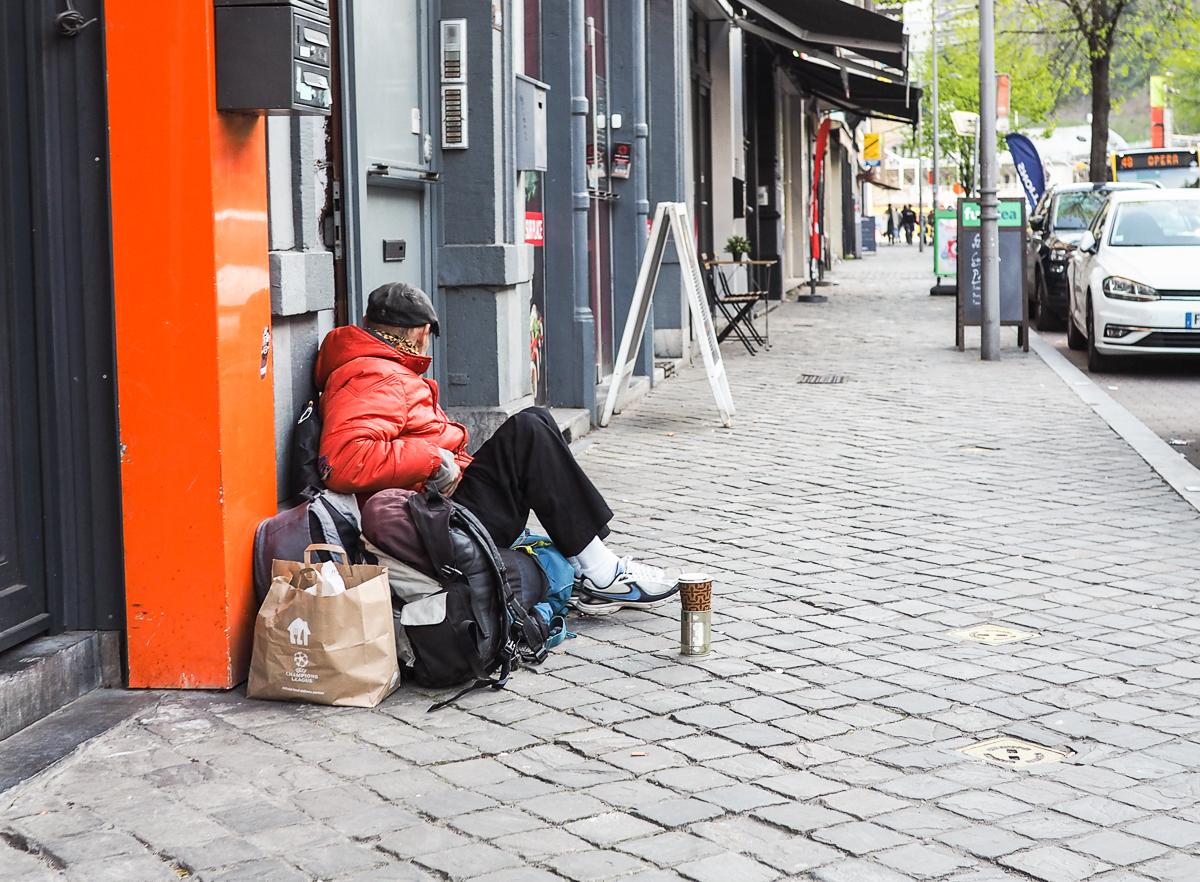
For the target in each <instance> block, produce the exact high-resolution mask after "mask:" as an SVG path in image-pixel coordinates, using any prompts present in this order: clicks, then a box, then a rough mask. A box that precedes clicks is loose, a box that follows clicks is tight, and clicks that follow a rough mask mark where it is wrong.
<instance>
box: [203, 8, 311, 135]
mask: <svg viewBox="0 0 1200 882" xmlns="http://www.w3.org/2000/svg"><path fill="white" fill-rule="evenodd" d="M214 14H215V41H216V67H217V109H218V110H229V111H239V112H242V113H266V114H288V113H295V114H320V115H327V114H328V113H329V112H330V108H331V107H332V106H333V76H332V70H331V68H330V63H331V61H332V50H333V45H332V35H331V29H330V24H329V10H328V4H327V2H326V0H216V9H215V11H214Z"/></svg>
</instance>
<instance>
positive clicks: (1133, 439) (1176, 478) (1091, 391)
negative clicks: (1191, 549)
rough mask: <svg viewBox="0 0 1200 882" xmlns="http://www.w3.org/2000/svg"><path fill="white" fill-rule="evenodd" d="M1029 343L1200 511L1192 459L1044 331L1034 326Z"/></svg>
mask: <svg viewBox="0 0 1200 882" xmlns="http://www.w3.org/2000/svg"><path fill="white" fill-rule="evenodd" d="M1029 347H1030V348H1031V349H1032V350H1033V351H1034V352H1036V353H1037V354H1038V357H1039V358H1041V360H1042V361H1044V362H1045V363H1046V365H1047V367H1049V368H1050V370H1052V371H1054V373H1056V374H1058V377H1059V379H1060V380H1062V381H1063V382H1064V383H1066V384H1067V385H1068V386H1069V387H1070V388H1071V390H1072V391H1073V392H1074V393H1075V394H1076V395H1078V396H1079V399H1080V400H1081V401H1082V402H1083V403H1084V404H1086V405H1087V406H1088V407H1090V408H1091V409H1092V411H1093V412H1094V413H1095V414H1096V415H1097V416H1099V417H1100V419H1102V420H1104V422H1106V423H1108V426H1109V428H1110V429H1112V430H1113V431H1114V432H1116V433H1117V434H1118V435H1120V436H1121V437H1122V438H1123V439H1124V440H1125V443H1126V444H1128V445H1129V446H1130V447H1132V448H1133V451H1134V453H1136V454H1137V455H1138V456H1140V457H1141V458H1142V459H1144V460H1145V461H1146V464H1147V465H1148V466H1150V468H1152V469H1153V470H1154V471H1155V472H1156V473H1157V474H1158V476H1159V477H1160V478H1162V479H1163V480H1164V481H1166V482H1167V484H1169V485H1170V487H1171V489H1172V490H1174V491H1175V492H1176V493H1178V494H1179V495H1180V496H1182V497H1183V499H1184V501H1185V502H1187V504H1188V505H1190V506H1191V507H1192V508H1194V509H1196V511H1198V512H1200V469H1197V468H1196V467H1195V466H1193V465H1192V464H1191V463H1190V462H1188V461H1187V460H1186V459H1185V458H1184V456H1183V454H1181V453H1179V452H1177V451H1176V450H1174V449H1173V448H1172V447H1171V445H1169V444H1168V443H1167V442H1166V441H1164V440H1162V438H1159V437H1158V435H1156V434H1155V433H1154V432H1152V431H1151V430H1150V428H1149V427H1148V426H1147V425H1146V424H1145V423H1143V422H1142V421H1141V420H1139V419H1138V418H1137V417H1135V416H1134V415H1133V414H1132V413H1130V412H1129V411H1128V410H1126V409H1125V408H1124V407H1123V406H1122V405H1120V404H1118V403H1117V402H1116V401H1114V400H1113V398H1112V396H1110V395H1109V394H1108V393H1107V392H1105V391H1104V390H1103V389H1101V388H1100V387H1099V386H1098V385H1097V384H1096V383H1095V382H1094V381H1093V380H1092V379H1091V378H1090V377H1088V375H1087V374H1085V373H1084V372H1083V371H1081V370H1079V368H1077V367H1075V365H1073V364H1071V362H1069V361H1068V360H1067V359H1066V357H1065V356H1064V355H1063V354H1062V353H1061V352H1059V351H1058V350H1057V349H1055V348H1054V347H1053V346H1052V345H1051V344H1049V343H1047V342H1046V341H1045V340H1043V339H1042V337H1041V335H1040V334H1038V333H1037V332H1036V331H1033V330H1031V331H1030V334H1029Z"/></svg>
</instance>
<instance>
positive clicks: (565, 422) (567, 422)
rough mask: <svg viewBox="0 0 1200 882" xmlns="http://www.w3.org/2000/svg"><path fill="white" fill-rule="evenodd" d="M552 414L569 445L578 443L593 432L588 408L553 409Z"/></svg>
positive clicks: (551, 409)
mask: <svg viewBox="0 0 1200 882" xmlns="http://www.w3.org/2000/svg"><path fill="white" fill-rule="evenodd" d="M550 413H551V414H552V415H553V416H554V422H556V423H557V424H558V430H559V431H560V432H562V436H563V438H564V439H565V440H566V442H567V443H568V444H571V443H573V442H575V441H578V440H579V439H580V438H582V437H583V436H584V435H586V434H587V433H588V432H590V431H592V418H591V416H590V415H589V414H588V412H587V408H583V407H580V408H571V407H552V408H550Z"/></svg>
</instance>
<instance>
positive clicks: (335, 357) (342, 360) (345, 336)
mask: <svg viewBox="0 0 1200 882" xmlns="http://www.w3.org/2000/svg"><path fill="white" fill-rule="evenodd" d="M356 358H384V359H387V360H388V361H394V362H396V363H397V364H399V365H402V366H404V367H406V368H408V369H409V370H410V371H412V372H413V373H414V374H418V375H420V374H423V373H425V371H427V370H429V365H430V362H431V361H432V359H430V357H429V356H428V355H411V354H409V353H407V352H400V351H399V350H397V349H393V348H392V347H391V346H388V345H387V344H386V343H384V342H383V341H382V340H380V339H379V338H378V337H376V336H375V335H374V334H372V333H371V332H370V331H366V330H364V329H363V328H359V327H356V326H354V325H347V326H346V327H344V328H334V329H333V330H332V331H330V332H329V333H328V334H326V335H325V340H324V341H323V342H322V343H321V350H320V352H318V353H317V368H316V375H315V376H316V381H317V389H318V391H322V392H323V391H324V390H325V383H326V382H327V381H328V380H329V375H330V374H332V373H333V372H334V371H336V370H337V369H338V368H340V367H342V366H343V365H345V364H348V363H349V362H351V361H354V359H356Z"/></svg>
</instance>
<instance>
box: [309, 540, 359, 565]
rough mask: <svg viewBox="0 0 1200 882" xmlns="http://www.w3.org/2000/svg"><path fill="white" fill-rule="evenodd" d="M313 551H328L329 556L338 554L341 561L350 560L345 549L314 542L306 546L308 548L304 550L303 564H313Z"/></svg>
mask: <svg viewBox="0 0 1200 882" xmlns="http://www.w3.org/2000/svg"><path fill="white" fill-rule="evenodd" d="M314 551H328V552H329V553H330V554H340V555H341V556H342V560H347V561H348V560H349V559H350V557H349V555H347V554H346V549H344V548H342V546H340V545H328V544H326V543H324V542H314V543H313V544H312V545H310V546H308V548H306V549H304V562H305V563H306V564H310V563H312V562H313V560H312V552H314Z"/></svg>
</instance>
